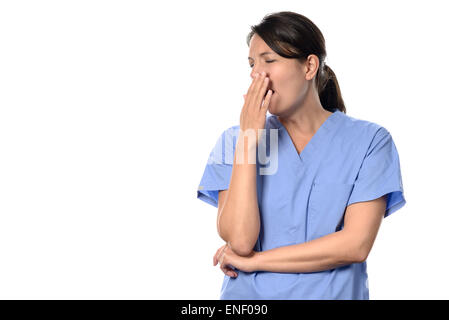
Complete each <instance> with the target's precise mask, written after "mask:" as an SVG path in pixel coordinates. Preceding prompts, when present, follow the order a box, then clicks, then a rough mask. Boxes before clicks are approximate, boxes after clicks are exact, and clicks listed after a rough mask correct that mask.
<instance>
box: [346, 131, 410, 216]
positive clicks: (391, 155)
mask: <svg viewBox="0 0 449 320" xmlns="http://www.w3.org/2000/svg"><path fill="white" fill-rule="evenodd" d="M383 195H387V206H386V210H385V215H384V218H386V217H387V216H389V215H390V214H392V213H393V212H395V211H397V210H399V209H400V208H402V207H403V206H404V205H405V203H406V201H405V198H404V189H403V186H402V176H401V168H400V163H399V155H398V152H397V149H396V146H395V144H394V142H393V138H392V137H391V134H390V133H389V132H388V131H387V130H386V129H385V128H383V127H380V129H379V130H377V132H376V134H375V136H374V138H373V140H372V142H371V144H370V147H369V149H368V151H367V153H366V155H365V158H364V159H363V162H362V165H361V167H360V170H359V173H358V175H357V178H356V180H355V182H354V188H353V190H352V193H351V195H350V197H349V201H348V204H347V205H350V204H352V203H355V202H361V201H370V200H374V199H377V198H379V197H381V196H383Z"/></svg>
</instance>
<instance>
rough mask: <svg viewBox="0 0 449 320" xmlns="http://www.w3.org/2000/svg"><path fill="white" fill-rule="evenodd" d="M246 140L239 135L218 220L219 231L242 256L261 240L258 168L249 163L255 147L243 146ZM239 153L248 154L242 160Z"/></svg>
mask: <svg viewBox="0 0 449 320" xmlns="http://www.w3.org/2000/svg"><path fill="white" fill-rule="evenodd" d="M248 140H249V139H248ZM243 141H244V136H242V135H239V138H238V140H237V144H236V151H235V154H234V165H233V168H232V174H231V180H230V183H229V188H228V192H227V198H226V201H225V204H224V205H223V209H222V210H221V212H220V213H219V217H218V230H219V234H220V236H221V238H222V239H223V240H225V241H226V242H228V243H229V244H230V246H231V248H232V250H234V251H235V252H236V253H238V254H240V255H248V254H249V253H251V252H252V249H253V248H254V245H255V244H256V241H257V238H258V237H259V230H260V217H259V205H258V201H257V176H256V174H257V171H256V170H257V168H256V164H252V163H250V161H248V160H249V159H250V157H249V155H250V154H251V153H252V152H255V148H256V147H255V145H253V144H251V143H249V144H248V145H247V146H246V147H244V142H243ZM240 152H243V153H244V154H245V157H244V158H245V159H241V157H240V155H241V154H243V153H240ZM254 154H255V153H254ZM242 160H244V161H242Z"/></svg>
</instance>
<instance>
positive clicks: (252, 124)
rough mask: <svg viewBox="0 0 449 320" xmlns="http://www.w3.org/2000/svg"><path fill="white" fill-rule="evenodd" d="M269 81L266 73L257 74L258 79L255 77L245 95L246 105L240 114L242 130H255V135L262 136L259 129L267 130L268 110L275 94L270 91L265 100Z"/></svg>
mask: <svg viewBox="0 0 449 320" xmlns="http://www.w3.org/2000/svg"><path fill="white" fill-rule="evenodd" d="M269 81H270V79H269V78H268V77H267V76H266V74H265V72H262V74H258V73H256V77H254V79H253V82H252V83H251V85H250V87H249V89H248V92H247V93H246V95H243V97H244V98H245V104H244V105H243V108H242V112H241V113H240V129H241V130H243V131H245V130H247V129H253V130H255V133H258V134H260V133H259V132H258V129H264V128H265V121H266V115H267V110H268V106H269V104H270V100H271V96H272V94H273V92H272V91H271V90H269V91H268V93H267V96H266V97H265V100H264V95H265V92H266V91H267V87H268V83H269ZM262 102H263V104H262Z"/></svg>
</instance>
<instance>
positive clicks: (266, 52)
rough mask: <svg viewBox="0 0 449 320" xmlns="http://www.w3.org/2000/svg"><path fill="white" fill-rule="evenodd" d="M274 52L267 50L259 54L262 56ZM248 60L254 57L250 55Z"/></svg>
mask: <svg viewBox="0 0 449 320" xmlns="http://www.w3.org/2000/svg"><path fill="white" fill-rule="evenodd" d="M272 53H273V54H274V52H271V51H265V52H262V53H261V54H259V57H261V56H264V55H266V54H272ZM248 60H254V59H253V58H251V57H248Z"/></svg>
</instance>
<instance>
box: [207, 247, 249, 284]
mask: <svg viewBox="0 0 449 320" xmlns="http://www.w3.org/2000/svg"><path fill="white" fill-rule="evenodd" d="M255 254H256V251H254V250H253V252H251V254H249V255H248V256H245V257H242V256H239V255H238V254H236V253H235V252H234V251H233V250H232V249H231V247H230V246H229V245H228V244H227V243H226V244H225V245H223V246H221V247H220V248H219V249H218V250H217V252H216V253H215V256H214V266H216V265H217V263H220V269H221V270H222V271H223V273H224V274H226V275H228V276H230V277H237V275H238V273H237V271H235V270H233V269H232V267H234V268H237V269H239V270H241V271H244V272H253V271H255V267H254V257H255Z"/></svg>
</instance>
